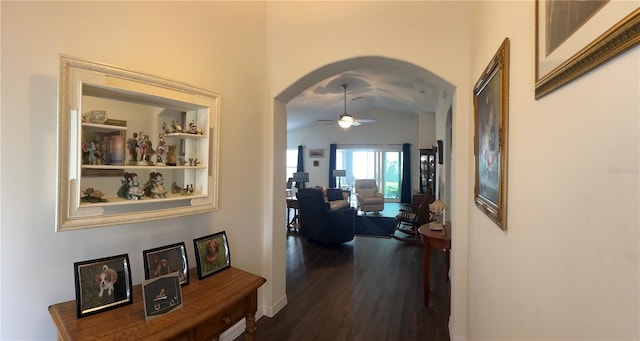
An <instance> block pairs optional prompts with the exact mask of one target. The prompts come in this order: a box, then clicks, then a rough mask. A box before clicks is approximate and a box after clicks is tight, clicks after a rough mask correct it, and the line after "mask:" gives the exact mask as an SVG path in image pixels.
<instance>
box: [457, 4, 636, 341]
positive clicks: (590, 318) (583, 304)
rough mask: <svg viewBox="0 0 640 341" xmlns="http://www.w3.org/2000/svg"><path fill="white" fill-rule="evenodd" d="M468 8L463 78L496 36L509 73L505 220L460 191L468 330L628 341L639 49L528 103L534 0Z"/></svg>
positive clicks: (632, 323)
mask: <svg viewBox="0 0 640 341" xmlns="http://www.w3.org/2000/svg"><path fill="white" fill-rule="evenodd" d="M472 13H473V23H474V24H473V28H474V29H473V30H471V39H470V41H471V51H472V54H471V55H472V56H473V57H472V58H470V60H469V64H470V68H471V76H472V79H471V80H470V82H473V81H475V80H477V78H478V77H479V76H480V74H481V73H482V71H483V70H484V68H485V67H486V65H487V64H488V62H489V60H490V58H491V57H492V56H493V54H494V53H495V51H496V50H497V49H498V47H499V46H500V43H501V42H502V40H503V39H504V38H505V37H509V38H510V40H511V58H510V62H511V67H510V72H511V75H510V86H509V92H510V96H509V99H510V107H509V112H510V113H509V154H508V156H509V170H508V173H509V177H508V222H507V223H508V230H507V231H501V230H500V229H499V228H498V227H497V226H496V225H495V224H493V223H492V222H491V221H490V220H489V219H488V218H487V217H486V216H484V214H483V213H481V212H480V211H479V210H478V209H476V208H475V207H474V206H473V204H472V203H471V201H470V200H469V201H468V205H469V207H470V208H469V211H470V219H469V221H470V224H469V228H468V233H469V281H468V285H469V293H468V298H469V301H468V304H469V314H468V318H469V320H468V323H469V329H468V339H469V340H638V339H639V338H640V335H639V327H638V326H639V321H640V314H639V310H638V305H639V303H640V298H639V295H638V292H639V290H640V280H639V269H640V266H639V255H638V245H639V241H640V239H639V234H638V226H639V225H640V224H639V216H638V208H639V200H638V197H639V182H638V162H639V158H638V156H639V154H640V153H639V152H640V150H639V136H640V134H639V120H638V118H639V115H640V103H639V94H640V48H638V47H636V48H634V49H632V50H631V51H628V52H626V53H624V54H623V55H622V56H620V57H618V58H616V59H615V60H612V61H610V62H609V63H607V64H606V65H603V66H602V67H600V68H598V69H597V70H594V71H592V72H590V73H589V74H587V75H586V76H585V77H583V78H581V79H579V80H576V81H575V82H572V83H570V84H568V85H567V86H565V87H562V88H561V89H558V90H557V91H555V92H553V93H551V94H549V95H547V96H546V97H544V98H542V99H540V100H537V101H536V100H534V65H535V64H534V62H535V60H534V34H533V22H534V5H533V3H532V2H517V1H514V2H476V3H474V5H473V10H472ZM514 13H517V15H514ZM488 18H490V20H487V19H488ZM466 92H467V93H468V94H469V96H470V95H471V91H470V89H468V90H466ZM456 114H461V113H460V111H456ZM454 136H455V138H456V142H458V141H459V140H461V139H462V140H468V139H469V138H470V137H471V135H468V136H460V135H459V134H457V132H456V131H454ZM469 172H471V170H469ZM456 180H457V179H455V178H454V180H453V181H456Z"/></svg>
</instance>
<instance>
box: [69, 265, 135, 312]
mask: <svg viewBox="0 0 640 341" xmlns="http://www.w3.org/2000/svg"><path fill="white" fill-rule="evenodd" d="M130 264H131V263H130V262H129V255H128V254H121V255H117V256H111V257H104V258H97V259H92V260H86V261H81V262H75V263H74V264H73V269H74V271H73V272H74V278H75V287H76V313H77V317H78V318H81V317H85V316H88V315H93V314H97V313H100V312H103V311H106V310H111V309H114V308H117V307H120V306H124V305H127V304H131V303H133V291H132V285H131V269H130V267H131V265H130Z"/></svg>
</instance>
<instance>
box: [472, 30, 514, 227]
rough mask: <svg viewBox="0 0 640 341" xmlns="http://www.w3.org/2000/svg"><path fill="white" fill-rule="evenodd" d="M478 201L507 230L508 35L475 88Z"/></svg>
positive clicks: (476, 190)
mask: <svg viewBox="0 0 640 341" xmlns="http://www.w3.org/2000/svg"><path fill="white" fill-rule="evenodd" d="M473 105H474V121H475V137H474V154H475V190H474V195H475V199H474V201H475V204H476V206H477V207H478V208H479V209H480V210H481V211H482V212H484V213H485V214H486V215H488V216H489V218H491V220H493V221H494V222H495V223H496V224H498V226H499V227H500V228H501V229H503V230H506V229H507V150H508V148H507V145H508V122H509V119H508V117H509V38H506V39H505V40H504V41H503V42H502V44H501V45H500V48H499V49H498V51H497V52H496V53H495V55H494V56H493V58H491V61H490V62H489V65H488V66H487V67H486V68H485V70H484V71H483V73H482V76H480V79H479V80H478V81H477V82H476V84H475V86H474V88H473Z"/></svg>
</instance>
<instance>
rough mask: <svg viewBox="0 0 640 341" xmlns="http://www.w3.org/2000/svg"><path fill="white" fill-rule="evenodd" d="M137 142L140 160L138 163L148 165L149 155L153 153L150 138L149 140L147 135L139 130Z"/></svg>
mask: <svg viewBox="0 0 640 341" xmlns="http://www.w3.org/2000/svg"><path fill="white" fill-rule="evenodd" d="M138 143H139V154H140V161H139V162H138V164H139V165H149V162H150V161H149V160H150V159H151V155H153V154H155V151H153V144H152V143H151V140H149V135H147V134H145V133H144V132H143V131H141V132H140V133H139V134H138Z"/></svg>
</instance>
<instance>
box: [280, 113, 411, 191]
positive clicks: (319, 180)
mask: <svg viewBox="0 0 640 341" xmlns="http://www.w3.org/2000/svg"><path fill="white" fill-rule="evenodd" d="M360 116H362V117H367V118H374V119H375V120H376V122H375V123H364V124H362V125H360V126H358V127H351V128H349V129H347V130H344V129H342V128H340V126H338V125H337V124H335V123H334V124H330V125H327V124H326V122H318V123H315V124H313V125H312V126H309V127H305V128H300V129H295V130H291V131H288V132H287V146H288V148H289V149H292V148H297V146H298V145H303V146H305V155H304V170H305V172H309V183H308V184H307V186H328V185H329V182H328V181H329V178H328V176H329V145H330V144H331V143H335V144H337V145H338V146H340V145H343V146H346V145H367V144H373V145H378V146H379V147H383V146H384V145H395V146H396V147H398V148H399V150H402V144H403V143H410V144H411V148H412V155H411V164H412V165H416V166H415V172H413V173H415V174H413V175H414V176H412V184H413V189H414V190H418V189H419V187H418V174H417V173H418V171H417V170H418V166H417V165H418V159H419V151H418V150H419V146H418V121H419V118H418V115H414V114H407V113H394V112H382V111H378V110H376V111H372V112H369V113H365V114H362V115H360ZM314 148H322V149H324V151H325V156H324V158H309V149H314ZM313 161H319V165H318V166H317V167H315V166H313ZM342 184H343V185H344V184H345V183H344V179H343V181H342Z"/></svg>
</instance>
